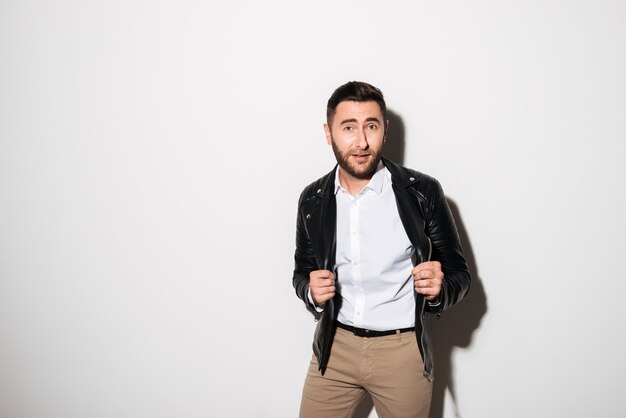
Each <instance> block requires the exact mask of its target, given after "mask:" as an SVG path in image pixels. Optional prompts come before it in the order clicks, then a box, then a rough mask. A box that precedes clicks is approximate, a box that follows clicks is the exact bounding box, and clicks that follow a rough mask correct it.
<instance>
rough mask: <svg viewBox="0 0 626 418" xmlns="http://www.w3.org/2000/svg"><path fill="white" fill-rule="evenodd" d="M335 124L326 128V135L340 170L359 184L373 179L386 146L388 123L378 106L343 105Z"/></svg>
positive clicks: (360, 103)
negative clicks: (358, 181) (359, 181)
mask: <svg viewBox="0 0 626 418" xmlns="http://www.w3.org/2000/svg"><path fill="white" fill-rule="evenodd" d="M331 123H332V126H328V124H324V132H325V133H326V140H327V141H328V143H329V144H330V145H332V147H333V152H334V153H335V158H337V162H338V163H339V167H341V169H342V170H344V171H345V172H346V173H347V174H349V175H350V176H352V177H354V178H357V179H359V180H366V179H370V178H371V177H372V176H373V175H374V173H375V172H376V166H377V165H378V162H379V161H380V157H381V153H382V149H383V144H384V143H385V130H386V129H385V128H386V122H385V121H384V120H383V114H382V112H381V110H380V106H379V105H378V103H376V102H374V101H370V102H341V103H339V105H338V106H337V109H336V111H335V115H334V117H333V118H332V122H331Z"/></svg>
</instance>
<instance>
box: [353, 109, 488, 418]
mask: <svg viewBox="0 0 626 418" xmlns="http://www.w3.org/2000/svg"><path fill="white" fill-rule="evenodd" d="M387 119H388V120H389V131H388V133H387V139H388V140H387V143H386V144H385V152H384V154H385V156H386V157H387V158H389V159H390V160H392V161H394V162H396V163H398V164H400V165H404V144H405V141H404V135H405V129H404V123H403V121H402V118H401V117H400V116H399V115H398V114H396V113H394V112H393V111H391V110H389V109H388V110H387ZM444 187H445V185H444ZM447 199H448V204H449V205H450V210H451V211H452V214H453V215H454V219H455V221H456V226H457V229H458V231H459V237H460V239H461V245H462V246H463V252H464V254H465V258H466V259H467V263H468V266H469V270H470V274H471V276H472V284H471V287H470V292H469V295H468V296H467V298H466V299H465V300H463V301H461V302H460V303H459V304H458V305H455V306H453V307H452V308H450V309H449V310H447V311H445V312H444V313H443V314H442V315H441V318H440V319H439V320H437V321H435V323H434V324H433V346H434V351H435V352H434V355H435V384H434V386H433V397H432V403H431V407H430V418H443V416H444V415H443V414H444V398H445V394H446V391H447V392H449V393H450V396H451V398H452V404H453V405H454V408H455V410H454V411H453V415H454V416H455V417H457V418H461V411H460V410H459V406H458V404H457V390H456V387H455V385H454V376H453V372H454V366H453V364H452V352H453V351H454V348H455V347H461V348H467V347H469V346H470V345H471V342H472V336H473V333H474V331H475V330H476V329H477V328H478V326H479V325H480V321H481V319H482V317H483V316H484V315H485V313H486V312H487V298H486V295H485V290H484V288H483V285H482V281H481V280H480V277H479V276H478V269H477V267H476V262H475V260H474V253H473V251H472V247H471V245H470V240H469V237H468V236H467V232H466V230H465V226H464V225H463V221H462V219H461V214H460V212H459V209H458V207H457V205H456V204H455V203H454V201H452V200H451V199H450V198H447ZM372 409H373V403H372V400H371V398H370V397H369V396H367V397H366V399H365V400H364V401H363V402H361V404H360V405H359V407H358V408H357V412H356V414H355V415H354V417H355V418H367V417H368V416H369V414H370V413H371V412H372ZM448 415H449V414H448Z"/></svg>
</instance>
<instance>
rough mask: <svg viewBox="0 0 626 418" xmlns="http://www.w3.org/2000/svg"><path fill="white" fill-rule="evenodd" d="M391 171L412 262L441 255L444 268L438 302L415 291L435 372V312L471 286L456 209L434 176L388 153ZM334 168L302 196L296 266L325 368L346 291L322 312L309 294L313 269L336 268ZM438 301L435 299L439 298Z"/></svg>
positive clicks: (423, 342) (419, 329)
mask: <svg viewBox="0 0 626 418" xmlns="http://www.w3.org/2000/svg"><path fill="white" fill-rule="evenodd" d="M382 161H383V164H384V165H385V166H386V167H387V169H388V170H389V172H390V173H391V181H392V184H393V191H394V194H395V196H396V202H397V206H398V212H399V214H400V219H401V220H402V224H403V225H404V229H405V231H406V233H407V235H408V237H409V240H410V241H411V243H412V244H413V247H414V248H415V252H414V256H413V260H412V261H413V265H417V264H419V263H421V262H423V261H428V260H437V261H439V262H441V264H442V270H443V273H444V279H443V285H442V291H441V294H440V295H439V297H438V299H437V301H438V302H440V303H439V304H438V305H437V306H431V304H429V303H426V299H425V298H424V296H423V295H420V294H418V293H416V292H415V293H414V295H415V335H416V337H417V345H418V347H419V351H420V353H421V355H422V359H423V361H424V376H426V377H427V378H429V379H431V378H432V375H431V373H432V367H433V356H432V343H431V332H430V323H431V320H432V317H433V316H434V315H436V316H439V314H440V313H441V311H443V310H444V309H447V308H449V307H450V306H452V305H454V304H455V303H457V302H458V301H460V300H461V299H462V298H463V297H465V295H466V294H467V292H468V290H469V286H470V274H469V270H468V268H467V263H466V261H465V257H464V256H463V252H462V250H461V245H460V242H459V236H458V233H457V229H456V225H455V223H454V219H453V218H452V213H451V212H450V208H449V207H448V203H447V201H446V198H445V196H444V194H443V190H442V189H441V185H440V184H439V182H438V181H437V180H435V179H434V178H432V177H429V176H427V175H426V174H422V173H420V172H418V171H414V170H411V169H408V168H404V167H400V166H398V165H396V164H394V163H393V162H391V161H389V160H387V159H385V158H383V159H382ZM335 170H336V167H335V169H333V171H331V172H330V173H328V174H327V175H325V176H324V177H322V178H320V179H318V180H316V181H314V182H313V183H311V184H310V185H308V186H307V187H306V188H305V189H304V191H303V192H302V194H301V196H300V200H299V202H298V218H297V229H296V252H295V267H294V272H293V286H294V288H295V290H296V294H297V295H298V297H299V298H300V299H302V300H303V301H304V303H305V304H306V306H307V308H308V309H309V311H311V312H312V313H313V315H314V316H315V319H316V320H317V321H318V323H317V328H316V330H315V336H314V339H313V352H314V353H315V356H316V357H317V360H318V363H319V368H320V371H321V372H322V374H323V373H324V372H325V370H326V366H327V364H328V358H329V356H330V348H331V345H332V341H333V336H334V334H335V331H336V319H337V313H338V311H339V307H340V304H341V295H339V294H338V293H336V294H335V297H334V298H333V299H331V300H329V301H328V302H327V303H326V306H325V308H324V311H323V312H321V313H320V312H317V311H316V310H315V307H314V306H312V305H311V304H310V302H309V300H308V296H307V295H308V290H309V273H310V272H311V271H313V270H330V271H334V265H335V248H336V245H335V238H336V223H337V205H336V200H335V195H334V185H335V183H334V182H335ZM437 301H435V302H437Z"/></svg>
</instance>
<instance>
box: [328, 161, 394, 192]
mask: <svg viewBox="0 0 626 418" xmlns="http://www.w3.org/2000/svg"><path fill="white" fill-rule="evenodd" d="M339 169H340V168H339V165H337V169H336V170H335V194H337V192H338V191H339V189H341V190H343V191H345V192H346V193H347V191H346V190H345V189H344V188H343V187H341V183H340V182H339ZM385 179H386V180H387V181H391V173H390V172H389V170H387V167H385V165H384V164H383V162H382V161H379V162H378V166H376V172H375V173H374V175H373V176H372V178H371V179H370V181H369V183H367V185H366V186H365V187H364V188H363V191H365V189H370V190H372V191H373V192H375V193H376V194H380V193H381V192H382V191H383V183H384V182H385ZM363 191H362V192H361V193H363Z"/></svg>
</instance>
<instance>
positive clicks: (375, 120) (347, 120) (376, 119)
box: [339, 117, 380, 125]
mask: <svg viewBox="0 0 626 418" xmlns="http://www.w3.org/2000/svg"><path fill="white" fill-rule="evenodd" d="M354 122H358V120H356V119H354V118H351V119H344V120H342V121H341V123H340V124H339V125H343V124H344V123H354ZM365 122H378V123H380V120H379V119H378V118H375V117H371V118H367V119H365Z"/></svg>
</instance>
